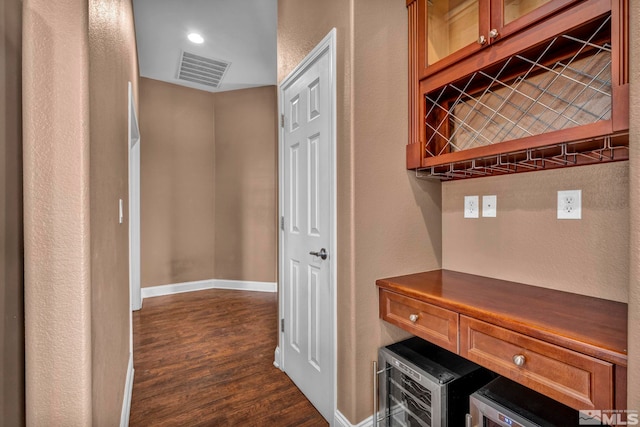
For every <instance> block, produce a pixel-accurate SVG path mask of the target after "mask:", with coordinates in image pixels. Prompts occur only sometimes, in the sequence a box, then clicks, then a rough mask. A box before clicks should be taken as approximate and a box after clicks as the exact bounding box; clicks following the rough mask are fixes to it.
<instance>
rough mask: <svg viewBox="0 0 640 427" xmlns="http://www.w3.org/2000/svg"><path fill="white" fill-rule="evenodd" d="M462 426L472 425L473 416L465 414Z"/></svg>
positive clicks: (469, 426) (470, 426)
mask: <svg viewBox="0 0 640 427" xmlns="http://www.w3.org/2000/svg"><path fill="white" fill-rule="evenodd" d="M464 427H473V417H472V416H471V414H467V416H466V418H465V420H464Z"/></svg>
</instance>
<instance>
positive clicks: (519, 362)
mask: <svg viewBox="0 0 640 427" xmlns="http://www.w3.org/2000/svg"><path fill="white" fill-rule="evenodd" d="M526 361H527V359H526V358H525V357H524V356H523V355H522V354H516V355H515V356H513V363H514V364H515V365H516V366H519V367H523V366H524V362H526Z"/></svg>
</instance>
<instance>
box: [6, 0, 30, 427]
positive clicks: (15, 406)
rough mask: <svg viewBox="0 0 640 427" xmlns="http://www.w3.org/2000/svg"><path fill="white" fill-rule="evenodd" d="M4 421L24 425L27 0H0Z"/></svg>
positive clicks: (8, 426)
mask: <svg viewBox="0 0 640 427" xmlns="http://www.w3.org/2000/svg"><path fill="white" fill-rule="evenodd" d="M0 28H2V39H1V40H0V129H2V132H0V171H2V173H0V235H1V236H2V237H0V414H2V416H1V417H0V426H6V427H10V426H11V427H13V426H22V425H24V422H25V420H24V309H23V299H24V285H23V277H22V276H23V274H22V270H23V263H24V260H23V256H22V245H23V243H22V231H23V230H22V96H21V91H22V67H21V60H22V55H21V51H22V46H21V43H22V40H21V33H22V2H21V1H20V0H4V1H3V2H1V3H0Z"/></svg>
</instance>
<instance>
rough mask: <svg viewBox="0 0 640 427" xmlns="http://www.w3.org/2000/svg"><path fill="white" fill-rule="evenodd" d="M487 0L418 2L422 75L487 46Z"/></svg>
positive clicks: (433, 0) (430, 0)
mask: <svg viewBox="0 0 640 427" xmlns="http://www.w3.org/2000/svg"><path fill="white" fill-rule="evenodd" d="M489 1H490V0H418V15H419V19H420V22H419V27H418V28H419V35H418V36H419V40H420V52H419V53H420V58H419V64H420V66H421V70H420V71H421V73H420V74H421V76H422V77H424V76H426V75H428V74H431V73H433V72H436V71H438V70H441V69H442V68H445V67H447V66H448V65H451V64H453V63H454V62H457V61H459V60H460V59H462V58H464V57H466V56H469V55H471V54H472V53H474V52H476V51H477V50H479V49H481V48H482V47H483V45H485V44H486V43H487V39H486V36H484V35H483V34H487V32H488V28H489Z"/></svg>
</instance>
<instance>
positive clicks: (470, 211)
mask: <svg viewBox="0 0 640 427" xmlns="http://www.w3.org/2000/svg"><path fill="white" fill-rule="evenodd" d="M479 212H480V206H479V197H478V196H464V217H465V218H478V217H479V216H480V215H479Z"/></svg>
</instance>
